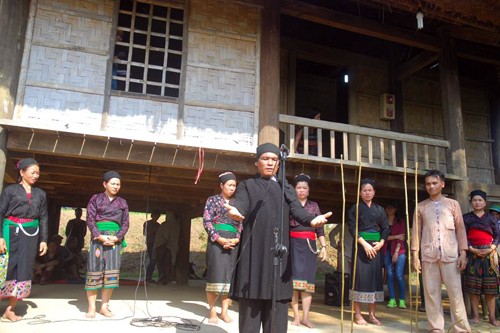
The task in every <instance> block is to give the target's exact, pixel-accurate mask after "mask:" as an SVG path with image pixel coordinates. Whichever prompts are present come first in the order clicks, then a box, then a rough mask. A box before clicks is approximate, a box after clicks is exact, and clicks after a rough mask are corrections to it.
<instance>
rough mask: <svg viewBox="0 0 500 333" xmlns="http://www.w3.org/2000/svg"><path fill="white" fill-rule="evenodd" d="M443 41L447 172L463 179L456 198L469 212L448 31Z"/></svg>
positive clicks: (459, 107) (454, 60) (457, 88)
mask: <svg viewBox="0 0 500 333" xmlns="http://www.w3.org/2000/svg"><path fill="white" fill-rule="evenodd" d="M440 37H441V46H442V51H441V57H440V58H439V77H440V81H441V96H442V103H443V120H444V134H445V138H446V140H448V141H449V142H450V148H449V149H447V151H446V162H447V169H448V170H447V171H448V172H449V173H452V174H455V175H457V176H460V177H462V179H463V180H462V181H458V182H456V183H454V194H455V195H454V197H455V199H456V200H458V202H459V203H460V206H461V207H462V210H463V211H464V212H466V211H467V209H468V207H469V204H468V190H469V188H468V179H467V159H466V156H465V133H464V124H463V116H462V103H461V100H460V82H459V76H458V66H457V57H456V52H455V43H454V40H453V39H452V38H451V37H450V36H449V32H448V31H447V30H445V29H443V30H441V31H440Z"/></svg>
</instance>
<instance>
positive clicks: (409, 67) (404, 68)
mask: <svg viewBox="0 0 500 333" xmlns="http://www.w3.org/2000/svg"><path fill="white" fill-rule="evenodd" d="M438 59H439V53H436V52H432V51H422V52H420V53H419V54H417V55H416V56H415V57H413V58H411V59H410V60H408V61H407V62H405V63H403V64H401V65H400V66H399V67H398V68H397V69H396V77H397V79H398V80H403V79H404V78H406V77H409V76H411V75H413V74H415V73H416V72H418V71H420V70H421V69H422V68H425V67H427V66H429V65H430V64H432V63H433V62H435V61H436V60H438Z"/></svg>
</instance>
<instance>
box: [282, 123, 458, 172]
mask: <svg viewBox="0 0 500 333" xmlns="http://www.w3.org/2000/svg"><path fill="white" fill-rule="evenodd" d="M279 121H280V125H281V127H282V128H284V129H285V133H286V135H285V144H286V145H287V146H288V147H289V149H290V158H297V159H308V160H314V161H320V162H340V159H342V160H343V162H344V163H345V164H352V165H357V164H359V159H361V162H362V163H363V164H365V166H367V167H373V168H376V169H386V170H389V171H402V170H403V167H404V161H406V162H407V167H409V168H414V167H415V162H417V161H418V168H419V169H420V170H422V169H423V170H428V169H438V170H442V171H444V170H446V157H445V152H446V149H447V148H449V146H450V144H449V142H448V141H446V140H439V139H434V138H426V137H422V136H417V135H411V134H403V133H396V132H391V131H385V130H380V129H373V128H367V127H360V126H354V125H348V124H340V123H334V122H329V121H324V120H315V119H308V118H302V117H295V116H289V115H283V114H282V115H280V116H279ZM300 129H302V136H301V138H300V139H299V140H300V141H301V142H300V143H301V146H302V147H303V151H301V152H300V153H299V152H298V151H297V147H298V144H299V142H298V141H297V139H296V133H297V132H298V131H299V130H300ZM311 131H316V136H317V155H313V154H311V153H310V152H309V139H310V136H309V133H311ZM366 163H367V164H366Z"/></svg>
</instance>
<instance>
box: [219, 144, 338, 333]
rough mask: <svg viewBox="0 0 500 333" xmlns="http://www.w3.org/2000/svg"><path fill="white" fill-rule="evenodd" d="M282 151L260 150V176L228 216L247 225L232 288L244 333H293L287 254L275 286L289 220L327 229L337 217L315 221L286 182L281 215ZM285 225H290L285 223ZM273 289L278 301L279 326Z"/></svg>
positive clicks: (248, 183)
mask: <svg viewBox="0 0 500 333" xmlns="http://www.w3.org/2000/svg"><path fill="white" fill-rule="evenodd" d="M279 156H280V150H279V148H278V147H277V146H276V145H274V144H272V143H264V144H262V145H260V146H258V147H257V155H256V158H257V161H256V162H255V166H256V167H257V171H258V174H257V175H256V176H255V178H251V179H247V180H244V181H242V182H241V183H240V184H239V185H238V188H237V189H236V194H235V201H234V205H233V206H229V205H226V208H227V209H228V215H229V216H230V217H231V218H233V219H234V220H237V221H242V222H243V231H242V233H241V242H240V244H241V246H240V253H239V261H238V265H237V267H236V273H235V275H234V281H233V283H232V284H231V291H230V295H231V297H232V298H234V299H237V300H238V302H239V331H240V333H258V332H259V331H260V328H261V325H262V328H263V333H271V332H272V333H278V332H279V333H283V332H286V331H287V329H288V303H289V302H290V299H291V298H292V292H293V290H292V283H291V278H292V270H291V267H290V264H291V261H289V260H288V256H287V255H286V254H285V255H283V256H282V257H281V260H280V263H279V264H278V265H277V274H278V276H277V278H276V283H274V279H273V276H274V264H273V262H274V254H273V249H274V248H275V244H276V238H278V240H279V242H280V243H281V244H283V245H284V246H285V247H286V248H288V246H289V237H290V236H289V218H290V216H292V217H293V218H294V219H295V220H296V221H298V222H299V223H301V224H304V225H307V226H313V227H321V226H323V225H324V224H325V223H326V222H327V218H328V217H330V216H331V212H330V213H327V214H324V215H318V216H316V217H315V216H314V215H311V214H310V213H308V212H307V211H306V210H305V209H304V208H303V207H302V205H301V204H300V202H299V201H298V198H297V195H296V193H295V190H294V188H293V187H292V186H290V185H289V184H288V183H287V182H286V181H285V184H284V187H285V191H284V192H285V200H284V205H283V215H281V194H282V193H281V185H282V184H281V183H280V182H279V181H278V179H277V178H276V176H275V174H276V172H277V170H278V166H279ZM282 220H283V221H284V222H283V223H282ZM273 285H274V288H275V290H274V292H275V300H276V311H275V313H274V314H275V316H274V323H272V320H271V319H272V314H273V302H272V300H273Z"/></svg>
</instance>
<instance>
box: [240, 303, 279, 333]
mask: <svg viewBox="0 0 500 333" xmlns="http://www.w3.org/2000/svg"><path fill="white" fill-rule="evenodd" d="M238 303H239V311H240V313H239V329H240V333H259V332H260V328H261V325H262V332H263V333H286V331H287V329H288V303H289V301H288V300H280V301H277V302H276V315H275V323H274V331H273V329H272V327H271V324H272V323H271V317H272V311H273V306H272V301H271V300H267V299H266V300H261V299H245V298H240V299H239V300H238Z"/></svg>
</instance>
